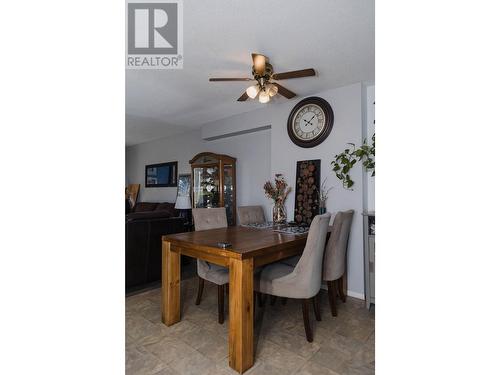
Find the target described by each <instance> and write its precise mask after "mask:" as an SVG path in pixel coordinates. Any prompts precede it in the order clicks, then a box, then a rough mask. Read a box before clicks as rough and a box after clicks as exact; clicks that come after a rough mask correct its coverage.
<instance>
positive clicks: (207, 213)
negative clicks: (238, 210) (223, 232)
mask: <svg viewBox="0 0 500 375" xmlns="http://www.w3.org/2000/svg"><path fill="white" fill-rule="evenodd" d="M193 220H194V229H195V230H207V229H216V228H226V227H227V217H226V209H225V208H224V207H218V208H193Z"/></svg>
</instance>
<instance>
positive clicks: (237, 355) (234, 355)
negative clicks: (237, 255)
mask: <svg viewBox="0 0 500 375" xmlns="http://www.w3.org/2000/svg"><path fill="white" fill-rule="evenodd" d="M253 303H254V301H253V259H243V260H239V259H233V258H231V259H230V260H229V366H231V368H233V369H234V370H236V371H238V372H239V373H240V374H242V373H243V372H245V370H247V369H249V368H250V367H252V366H253Z"/></svg>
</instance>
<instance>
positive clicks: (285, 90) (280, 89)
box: [273, 82, 297, 99]
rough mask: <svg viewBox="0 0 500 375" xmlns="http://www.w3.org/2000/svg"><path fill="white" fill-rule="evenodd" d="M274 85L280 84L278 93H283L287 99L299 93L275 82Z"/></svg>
mask: <svg viewBox="0 0 500 375" xmlns="http://www.w3.org/2000/svg"><path fill="white" fill-rule="evenodd" d="M273 84H274V85H276V86H278V94H281V95H283V96H284V97H285V98H287V99H292V98H293V97H294V96H296V95H297V94H296V93H294V92H292V91H290V90H288V89H287V88H285V87H283V86H281V85H280V84H278V83H276V82H273Z"/></svg>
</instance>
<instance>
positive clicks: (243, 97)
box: [238, 91, 248, 102]
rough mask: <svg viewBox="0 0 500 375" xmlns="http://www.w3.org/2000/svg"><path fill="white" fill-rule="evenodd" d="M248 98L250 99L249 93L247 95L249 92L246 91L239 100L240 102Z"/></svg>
mask: <svg viewBox="0 0 500 375" xmlns="http://www.w3.org/2000/svg"><path fill="white" fill-rule="evenodd" d="M247 99H248V95H247V92H246V91H245V92H244V93H243V95H241V96H240V97H239V98H238V101H239V102H244V101H245V100H247Z"/></svg>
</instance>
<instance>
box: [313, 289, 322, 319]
mask: <svg viewBox="0 0 500 375" xmlns="http://www.w3.org/2000/svg"><path fill="white" fill-rule="evenodd" d="M319 302H320V300H319V293H318V294H316V295H315V296H314V297H313V308H314V315H315V316H316V320H317V321H318V322H321V310H320V309H319V305H320V304H319Z"/></svg>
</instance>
